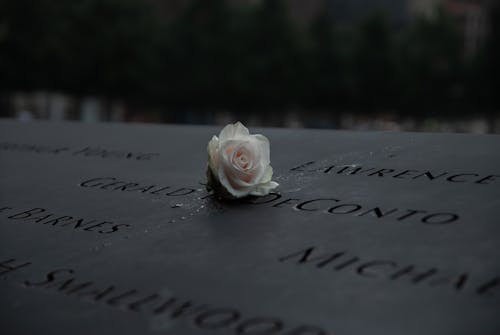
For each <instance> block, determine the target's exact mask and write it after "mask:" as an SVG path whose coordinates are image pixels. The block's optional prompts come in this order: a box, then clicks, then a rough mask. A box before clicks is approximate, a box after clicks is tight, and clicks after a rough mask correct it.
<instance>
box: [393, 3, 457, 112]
mask: <svg viewBox="0 0 500 335" xmlns="http://www.w3.org/2000/svg"><path fill="white" fill-rule="evenodd" d="M462 45H463V43H462V40H461V37H460V35H459V33H458V31H457V29H456V27H455V25H454V22H453V20H452V19H451V18H450V17H448V16H447V15H446V13H445V12H444V10H443V9H440V10H439V11H438V14H437V16H436V17H435V18H433V19H427V18H419V19H417V20H416V22H415V23H414V24H413V25H412V26H411V27H410V29H409V30H408V31H407V34H406V36H405V37H404V40H403V45H402V50H401V55H400V56H401V59H400V61H401V62H400V68H399V70H400V71H401V72H400V75H401V94H402V99H403V107H404V109H411V108H412V107H416V108H419V109H421V111H422V112H424V110H425V111H427V112H433V111H436V110H443V109H449V108H451V106H452V105H453V103H454V102H455V101H456V100H457V99H458V98H461V97H460V96H459V94H460V92H461V91H462V90H463V86H461V85H463V63H462V55H463V52H462Z"/></svg>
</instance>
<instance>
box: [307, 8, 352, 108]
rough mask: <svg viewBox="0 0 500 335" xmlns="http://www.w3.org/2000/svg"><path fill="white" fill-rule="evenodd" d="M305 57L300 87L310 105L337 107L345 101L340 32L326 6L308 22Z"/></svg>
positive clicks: (345, 92)
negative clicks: (309, 25) (303, 75)
mask: <svg viewBox="0 0 500 335" xmlns="http://www.w3.org/2000/svg"><path fill="white" fill-rule="evenodd" d="M309 34H310V35H309V36H310V47H309V53H308V59H307V70H308V74H307V76H306V77H305V78H304V80H305V85H303V87H302V89H303V90H304V91H305V92H307V97H306V98H307V100H306V104H307V105H308V106H310V107H323V108H325V107H339V105H342V104H345V102H346V94H347V90H346V82H345V60H344V59H342V57H341V52H340V49H339V48H341V47H342V45H341V40H340V36H338V34H336V33H335V31H334V25H333V18H332V17H331V15H330V14H329V11H327V10H326V9H325V10H323V11H322V12H321V14H320V15H319V16H318V17H317V19H316V20H315V21H314V22H313V23H312V25H311V29H310V32H309Z"/></svg>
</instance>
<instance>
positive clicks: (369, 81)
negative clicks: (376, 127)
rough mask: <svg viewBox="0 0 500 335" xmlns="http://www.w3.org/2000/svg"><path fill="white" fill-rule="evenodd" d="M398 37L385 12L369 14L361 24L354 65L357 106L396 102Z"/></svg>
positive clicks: (384, 105) (353, 95)
mask: <svg viewBox="0 0 500 335" xmlns="http://www.w3.org/2000/svg"><path fill="white" fill-rule="evenodd" d="M394 64H395V56H394V40H393V35H392V34H391V30H390V27H389V25H388V22H387V20H386V18H385V17H384V16H383V14H381V13H373V14H371V15H369V16H368V17H367V18H366V19H365V20H364V21H363V22H362V23H361V26H360V30H359V32H358V36H357V42H356V43H355V46H354V50H353V55H352V62H351V64H350V67H351V69H350V71H351V76H352V78H353V85H352V87H351V98H352V99H353V101H352V104H353V106H357V107H361V108H364V109H367V108H368V109H369V110H372V109H383V108H390V107H392V106H393V105H394V101H395V99H396V97H397V94H396V92H395V68H394Z"/></svg>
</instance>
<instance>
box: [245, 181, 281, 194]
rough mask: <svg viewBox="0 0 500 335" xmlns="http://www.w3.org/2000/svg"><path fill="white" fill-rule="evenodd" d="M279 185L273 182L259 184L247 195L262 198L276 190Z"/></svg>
mask: <svg viewBox="0 0 500 335" xmlns="http://www.w3.org/2000/svg"><path fill="white" fill-rule="evenodd" d="M278 186H279V184H278V183H277V182H275V181H269V182H267V183H264V184H259V185H257V187H255V188H254V189H253V190H252V191H251V192H250V193H249V194H250V195H256V196H263V195H267V194H269V192H271V191H272V190H274V189H276V188H277V187H278Z"/></svg>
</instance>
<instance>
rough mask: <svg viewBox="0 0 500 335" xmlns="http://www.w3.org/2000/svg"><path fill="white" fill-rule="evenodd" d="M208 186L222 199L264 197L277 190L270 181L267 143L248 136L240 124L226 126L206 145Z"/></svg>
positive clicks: (275, 184) (255, 136) (270, 171)
mask: <svg viewBox="0 0 500 335" xmlns="http://www.w3.org/2000/svg"><path fill="white" fill-rule="evenodd" d="M207 151H208V167H207V177H208V186H209V187H211V188H213V189H214V190H215V192H217V193H218V194H219V195H221V196H223V197H225V198H242V197H245V196H247V195H255V196H263V195H266V194H269V192H271V191H272V190H274V189H275V188H277V187H278V183H276V182H274V181H272V180H271V178H272V176H273V168H272V167H271V165H270V163H271V160H270V149H269V140H268V139H267V138H266V137H265V136H264V135H260V134H256V135H250V133H249V132H248V129H247V128H246V127H245V126H244V125H242V124H241V123H240V122H236V123H235V124H228V125H227V126H225V127H224V129H222V131H221V132H220V134H219V137H217V136H214V137H212V139H211V140H210V142H208V147H207Z"/></svg>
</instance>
